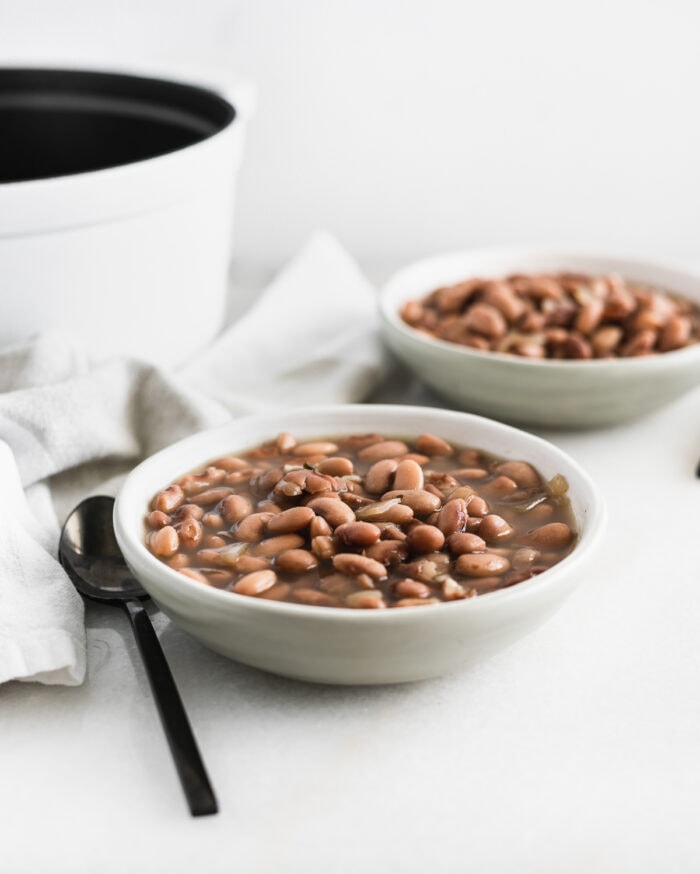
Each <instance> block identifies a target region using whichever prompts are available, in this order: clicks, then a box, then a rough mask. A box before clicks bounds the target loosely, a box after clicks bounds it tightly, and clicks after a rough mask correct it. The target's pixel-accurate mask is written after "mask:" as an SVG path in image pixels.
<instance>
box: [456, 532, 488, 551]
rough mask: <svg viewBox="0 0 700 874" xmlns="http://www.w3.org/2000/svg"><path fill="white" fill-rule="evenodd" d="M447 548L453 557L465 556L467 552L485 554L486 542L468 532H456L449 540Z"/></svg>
mask: <svg viewBox="0 0 700 874" xmlns="http://www.w3.org/2000/svg"><path fill="white" fill-rule="evenodd" d="M447 546H448V548H449V550H450V552H451V553H452V555H464V554H465V553H467V552H484V550H485V549H486V541H485V540H484V539H483V537H479V536H478V535H477V534H470V533H469V532H468V531H464V532H456V533H455V534H451V535H450V536H449V537H448V538H447Z"/></svg>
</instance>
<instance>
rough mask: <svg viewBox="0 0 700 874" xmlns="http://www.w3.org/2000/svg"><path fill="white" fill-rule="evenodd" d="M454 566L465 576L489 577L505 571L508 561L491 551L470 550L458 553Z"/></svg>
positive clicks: (508, 564) (508, 566) (507, 567)
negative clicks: (461, 553)
mask: <svg viewBox="0 0 700 874" xmlns="http://www.w3.org/2000/svg"><path fill="white" fill-rule="evenodd" d="M455 566H456V568H457V571H458V572H459V573H460V574H464V576H465V577H491V576H498V575H499V574H502V573H505V571H507V570H508V569H509V568H510V562H509V561H508V559H507V558H505V556H502V555H495V554H494V553H492V552H471V553H464V554H463V555H460V556H459V558H458V559H457V562H456V565H455Z"/></svg>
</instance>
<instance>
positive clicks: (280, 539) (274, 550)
mask: <svg viewBox="0 0 700 874" xmlns="http://www.w3.org/2000/svg"><path fill="white" fill-rule="evenodd" d="M303 545H304V538H303V537H300V536H299V535H298V534H278V535H277V536H276V537H268V538H266V539H265V540H261V541H260V543H256V544H255V546H254V547H253V549H252V551H253V554H254V555H265V556H269V557H270V556H275V555H279V554H280V553H281V552H285V551H286V550H287V549H298V548H299V547H301V546H303Z"/></svg>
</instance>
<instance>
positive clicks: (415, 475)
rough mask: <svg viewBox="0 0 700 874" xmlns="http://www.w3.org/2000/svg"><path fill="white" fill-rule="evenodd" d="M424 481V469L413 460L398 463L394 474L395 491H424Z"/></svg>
mask: <svg viewBox="0 0 700 874" xmlns="http://www.w3.org/2000/svg"><path fill="white" fill-rule="evenodd" d="M424 481H425V480H424V476H423V468H422V467H421V466H420V464H418V463H417V462H415V461H413V459H411V458H408V459H403V460H402V461H400V462H399V463H398V465H397V467H396V471H395V473H394V488H395V489H406V490H407V491H413V490H416V489H422V488H423V483H424Z"/></svg>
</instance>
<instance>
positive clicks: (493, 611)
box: [114, 405, 605, 684]
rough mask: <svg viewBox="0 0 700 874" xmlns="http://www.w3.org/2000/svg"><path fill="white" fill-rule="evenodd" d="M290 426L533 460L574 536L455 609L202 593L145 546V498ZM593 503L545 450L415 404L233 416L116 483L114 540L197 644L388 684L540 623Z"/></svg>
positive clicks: (452, 662)
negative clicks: (571, 519)
mask: <svg viewBox="0 0 700 874" xmlns="http://www.w3.org/2000/svg"><path fill="white" fill-rule="evenodd" d="M280 431H291V432H292V433H294V435H295V436H298V437H301V438H308V437H316V436H331V435H340V434H363V433H366V432H368V431H379V432H381V433H384V434H387V435H403V436H417V435H418V434H421V433H425V432H431V433H436V434H439V435H441V436H442V437H444V438H445V439H447V440H450V441H452V442H454V443H456V444H461V445H467V446H475V447H480V448H484V449H487V450H489V451H491V452H493V453H495V454H497V455H500V456H504V457H507V458H512V459H525V460H528V461H530V462H531V463H533V464H534V465H535V466H536V467H537V468H538V469H539V470H540V472H541V473H542V474H543V475H544V476H545V477H546V478H551V477H552V476H554V475H555V474H562V475H563V476H564V477H566V479H567V480H568V482H569V485H570V491H569V497H570V499H571V503H572V508H573V511H574V514H575V517H576V520H577V525H578V529H579V541H578V543H577V545H576V547H575V548H574V550H573V551H572V552H571V553H570V554H569V555H568V556H567V557H566V558H564V559H563V560H562V561H561V562H560V563H559V564H557V565H555V566H554V567H552V568H550V569H549V570H547V571H545V572H543V573H542V574H540V575H539V576H537V577H533V578H532V579H530V580H526V581H525V582H522V583H518V584H516V585H514V586H512V587H510V588H507V589H503V590H500V591H498V590H497V591H494V592H491V593H488V594H483V595H479V596H478V597H476V598H471V599H467V600H464V601H459V602H451V603H447V604H445V603H440V604H435V605H431V606H423V607H416V608H405V609H388V610H353V609H347V608H332V607H317V606H302V605H298V604H288V603H282V602H276V601H266V600H262V599H258V598H251V597H247V596H244V595H236V594H232V593H230V592H225V591H221V590H218V589H214V588H210V587H208V586H205V585H203V584H202V583H198V582H195V581H193V580H191V579H189V578H187V577H185V576H183V575H182V574H180V573H178V572H177V571H175V570H172V569H171V568H169V567H168V566H167V565H165V564H163V563H162V562H161V561H159V560H158V559H157V558H155V557H154V556H153V555H152V554H151V553H150V552H149V551H148V549H146V547H145V546H144V543H143V538H144V516H145V514H146V512H147V508H148V506H149V503H150V500H151V498H152V497H153V495H154V494H155V493H156V492H157V491H159V490H160V489H161V488H163V487H164V486H166V485H168V484H169V483H170V482H172V481H173V480H174V479H175V478H177V477H179V476H180V475H182V474H183V473H185V472H187V471H189V470H192V469H195V468H197V467H201V465H202V464H203V463H204V462H206V461H208V460H210V459H212V458H215V457H217V456H220V455H222V454H226V453H230V452H237V451H242V450H244V449H247V448H252V447H253V446H255V445H257V444H258V443H260V442H262V441H264V440H269V439H272V438H274V437H275V436H276V435H277V434H278V433H279V432H280ZM604 520H605V509H604V505H603V501H602V499H601V497H600V495H599V493H598V491H597V490H596V488H595V487H594V485H593V484H592V482H591V481H590V480H589V478H588V477H587V475H586V474H585V473H584V472H583V471H582V470H581V469H580V468H579V466H578V465H577V464H576V463H575V462H574V461H573V460H572V459H571V458H569V457H568V456H567V455H566V454H565V453H563V452H562V451H561V450H559V449H557V448H556V447H554V446H552V445H551V444H550V443H547V442H545V441H544V440H541V439H540V438H538V437H534V436H532V435H530V434H527V433H525V432H523V431H519V430H516V429H514V428H511V427H509V426H507V425H503V424H500V423H498V422H494V421H491V420H489V419H484V418H480V417H478V416H471V415H467V414H465V413H457V412H450V411H446V410H432V409H426V408H422V407H401V406H379V405H377V406H371V405H349V406H337V407H316V408H308V409H299V410H295V411H294V412H287V413H272V414H267V415H262V416H256V417H253V418H245V419H239V420H236V421H234V422H231V423H230V424H228V425H226V426H224V427H223V428H218V429H215V430H212V431H206V432H202V433H199V434H196V435H194V436H192V437H189V438H187V439H185V440H183V441H181V442H179V443H176V444H174V445H173V446H170V447H168V448H167V449H164V450H162V451H161V452H158V453H157V454H156V455H153V456H152V457H151V458H149V459H147V460H146V461H144V462H143V463H142V464H140V465H139V466H138V467H137V468H135V470H133V471H132V473H131V474H130V475H129V476H128V477H127V479H126V481H125V483H124V485H123V487H122V489H121V490H120V492H119V495H118V497H117V501H116V505H115V512H114V525H115V531H116V535H117V540H118V542H119V545H120V547H121V549H122V551H123V553H124V556H125V558H126V560H127V562H128V564H129V567H130V568H131V570H132V572H133V574H134V576H135V577H136V578H137V579H139V580H140V581H141V583H142V584H143V586H144V588H145V589H146V590H147V591H148V592H149V594H150V595H151V596H152V597H153V599H154V600H155V601H156V603H157V604H158V605H159V606H160V608H161V609H162V610H163V611H164V612H165V613H166V614H167V615H168V616H170V618H171V619H172V620H173V621H174V622H175V623H176V624H177V625H179V626H180V627H181V628H183V629H184V630H185V631H187V632H189V633H190V634H191V635H192V636H193V637H196V638H197V639H198V640H200V641H201V642H202V643H204V644H205V645H206V646H208V647H210V648H211V649H213V650H215V651H216V652H219V653H222V654H223V655H225V656H229V657H230V658H232V659H235V660H237V661H240V662H243V663H245V664H248V665H253V666H255V667H257V668H262V669H264V670H267V671H271V672H273V673H276V674H282V675H284V676H288V677H294V678H296V679H301V680H310V681H314V682H321V683H342V684H355V683H398V682H404V681H409V680H420V679H424V678H427V677H434V676H437V675H439V674H442V673H444V672H447V671H450V670H453V669H456V668H464V667H466V666H468V665H470V664H472V663H474V662H477V661H479V660H481V659H483V658H485V657H487V656H489V655H491V654H492V653H494V652H496V651H497V650H501V649H503V648H504V647H506V646H508V645H509V644H511V643H513V642H514V641H516V640H517V639H518V638H520V637H522V636H523V635H525V634H527V633H528V632H530V631H532V630H533V629H534V628H536V627H537V626H538V625H540V624H541V623H542V622H544V621H545V620H546V619H547V618H548V617H549V616H550V615H551V614H552V613H553V612H554V611H555V610H556V609H557V608H558V607H559V606H560V604H561V603H562V602H563V601H564V599H565V598H566V597H567V596H568V595H569V594H570V593H571V591H572V590H573V588H574V586H575V585H576V584H577V583H579V582H580V581H581V580H582V579H583V575H584V573H585V569H586V566H587V565H588V562H589V559H590V558H591V557H592V555H593V554H594V552H595V550H596V548H597V546H598V543H599V541H600V539H601V534H602V531H603V527H604Z"/></svg>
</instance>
